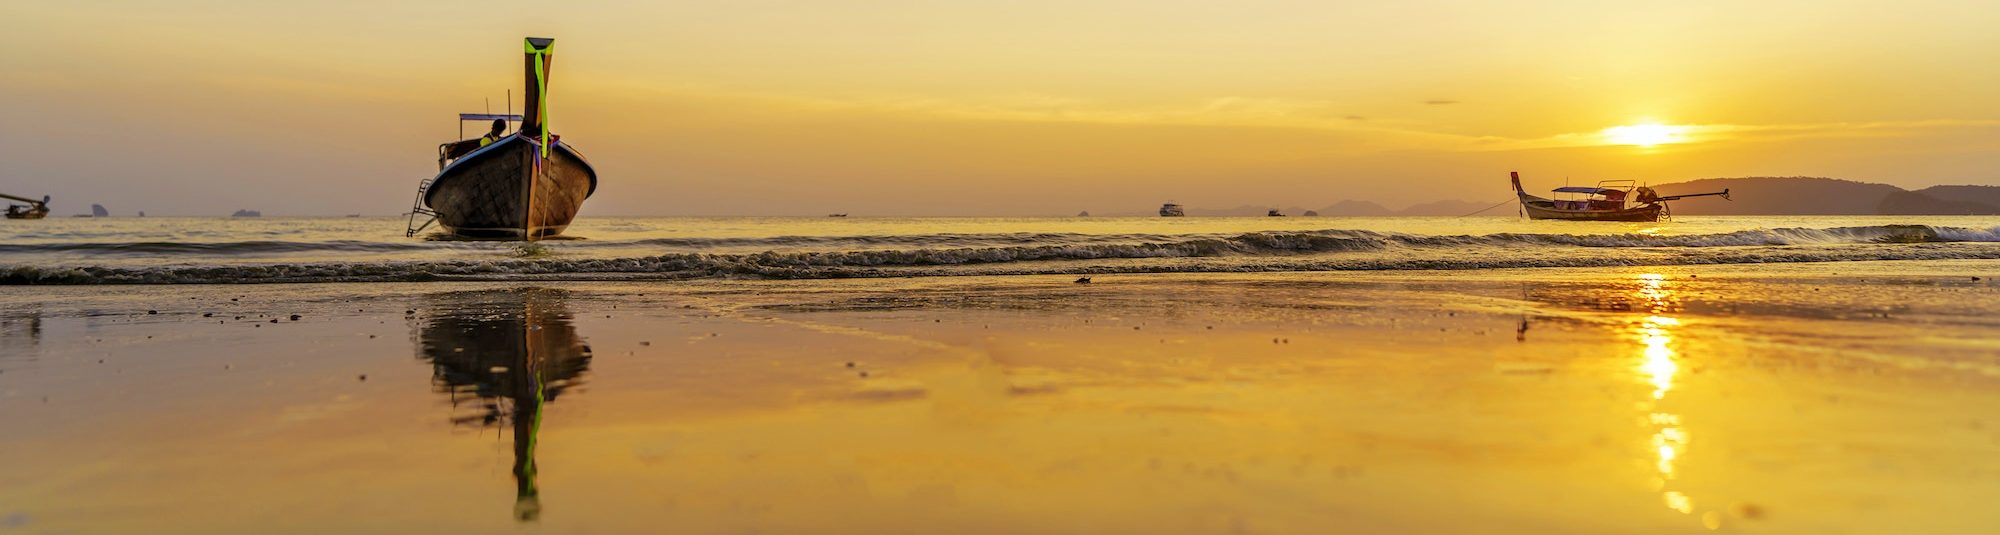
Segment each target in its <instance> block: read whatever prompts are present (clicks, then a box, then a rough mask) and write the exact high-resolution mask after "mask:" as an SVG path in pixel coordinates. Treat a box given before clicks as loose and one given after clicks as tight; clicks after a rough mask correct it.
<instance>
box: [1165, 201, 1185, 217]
mask: <svg viewBox="0 0 2000 535" xmlns="http://www.w3.org/2000/svg"><path fill="white" fill-rule="evenodd" d="M1185 216H1187V212H1185V211H1182V210H1181V205H1178V204H1174V203H1166V204H1162V205H1160V217H1185Z"/></svg>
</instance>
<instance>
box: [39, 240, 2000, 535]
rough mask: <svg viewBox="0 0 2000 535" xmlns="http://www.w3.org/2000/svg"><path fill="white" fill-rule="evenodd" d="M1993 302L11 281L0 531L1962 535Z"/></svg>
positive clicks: (1764, 285) (1545, 280) (1985, 397)
mask: <svg viewBox="0 0 2000 535" xmlns="http://www.w3.org/2000/svg"><path fill="white" fill-rule="evenodd" d="M1995 275H2000V262H1996V261H1991V260H1954V261H1906V262H1842V263H1828V264H1811V263H1803V264H1784V265H1735V266H1668V267H1656V268H1646V267H1601V268H1549V269H1520V270H1504V269H1503V270H1483V271H1476V272H1465V271H1403V272H1395V273H1371V272H1358V273H1268V274H1243V273H1218V274H1131V275H1098V276H1096V277H1095V280H1094V282H1093V283H1091V284H1076V283H1073V282H1072V279H1073V278H1074V277H1066V276H1012V277H980V276H970V277H943V278H924V279H893V278H892V279H862V280H810V281H768V280H767V281H731V280H711V281H700V282H683V283H673V284H662V283H617V282H576V283H564V282H531V283H509V282H467V283H380V284H304V285H252V286H90V287H36V288H28V287H5V288H0V304H4V305H5V306H4V307H0V310H4V311H5V312H4V313H0V314H4V315H0V355H4V356H0V421H4V422H7V424H8V425H7V427H8V432H7V433H4V434H0V532H20V533H106V532H177V533H261V532H272V531H284V532H296V533H353V532H455V533H492V532H511V531H518V530H530V531H547V532H553V533H606V532H642V531H644V532H650V531H663V530H669V531H676V532H693V533H801V532H814V533H944V532H955V533H1329V532H1349V533H1689V532H1707V531H1710V530H1717V531H1723V532H1743V533H1884V532H1909V533H1981V532H1987V531H1988V530H1990V529H1991V527H1992V526H1994V525H1996V523H2000V512H1995V510H1994V509H1992V508H1991V507H1990V504H1991V503H1993V502H1994V501H1996V500H2000V421H1995V420H1994V417H1993V415H1994V414H2000V394H1996V392H2000V390H1996V387H2000V314H1996V313H2000V299H1996V298H2000V289H1996V286H1995V285H1994V276H1995ZM293 315H297V316H298V317H297V318H296V319H294V318H293V317H292V316H293Z"/></svg>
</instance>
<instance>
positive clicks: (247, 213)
mask: <svg viewBox="0 0 2000 535" xmlns="http://www.w3.org/2000/svg"><path fill="white" fill-rule="evenodd" d="M229 217H264V213H263V212H259V211H256V210H237V211H236V213H233V214H229Z"/></svg>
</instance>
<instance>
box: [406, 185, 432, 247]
mask: <svg viewBox="0 0 2000 535" xmlns="http://www.w3.org/2000/svg"><path fill="white" fill-rule="evenodd" d="M431 180H432V179H429V178H426V179H424V181H423V182H418V183H417V198H416V199H414V200H411V201H410V222H409V224H408V225H406V226H404V227H403V237H405V238H414V237H416V235H417V233H418V232H423V231H424V229H426V228H430V226H431V223H436V222H437V215H438V214H437V211H435V210H431V209H429V208H425V207H424V192H425V191H428V190H430V188H431ZM417 216H423V217H424V222H423V223H422V224H418V223H417Z"/></svg>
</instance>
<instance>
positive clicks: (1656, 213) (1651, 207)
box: [1508, 172, 1729, 221]
mask: <svg viewBox="0 0 2000 535" xmlns="http://www.w3.org/2000/svg"><path fill="white" fill-rule="evenodd" d="M1508 175H1509V176H1510V177H1511V178H1512V179H1513V181H1514V195H1515V196H1517V197H1519V198H1520V200H1521V211H1522V212H1523V213H1525V214H1527V216H1528V219H1558V220H1566V221H1659V220H1661V219H1663V218H1665V217H1667V216H1668V214H1670V213H1671V211H1670V210H1669V209H1668V208H1667V201H1673V200H1680V199H1685V198H1688V197H1707V196H1711V195H1713V196H1720V197H1722V198H1724V199H1728V198H1729V190H1727V189H1725V190H1722V191H1719V192H1715V193H1694V194H1689V195H1671V196H1666V197H1661V196H1660V195H1659V194H1658V193H1656V192H1654V191H1653V188H1649V187H1645V186H1641V185H1638V183H1637V182H1634V181H1631V180H1605V181H1602V182H1598V183H1597V186H1596V187H1589V186H1564V187H1560V188H1556V189H1555V192H1556V193H1562V194H1570V195H1571V196H1572V198H1568V199H1549V198H1544V197H1536V196H1534V195H1529V194H1528V192H1527V190H1524V189H1522V188H1521V173H1519V172H1510V173H1508ZM1628 201H1629V202H1628Z"/></svg>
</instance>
